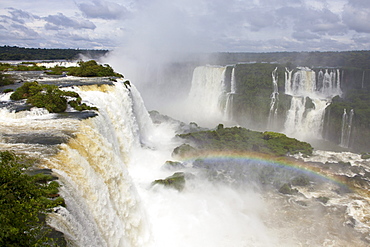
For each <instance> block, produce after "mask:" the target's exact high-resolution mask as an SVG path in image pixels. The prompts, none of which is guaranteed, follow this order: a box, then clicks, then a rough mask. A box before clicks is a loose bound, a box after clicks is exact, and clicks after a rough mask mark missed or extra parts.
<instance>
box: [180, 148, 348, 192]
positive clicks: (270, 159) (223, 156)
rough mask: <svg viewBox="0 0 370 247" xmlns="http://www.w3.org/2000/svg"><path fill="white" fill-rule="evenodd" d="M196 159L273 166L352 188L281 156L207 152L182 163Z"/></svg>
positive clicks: (306, 164)
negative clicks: (246, 162)
mask: <svg viewBox="0 0 370 247" xmlns="http://www.w3.org/2000/svg"><path fill="white" fill-rule="evenodd" d="M197 159H203V160H209V161H212V160H214V161H227V160H230V159H231V160H236V161H248V162H253V163H254V164H256V163H257V164H263V165H268V166H274V167H279V168H284V169H288V170H292V171H295V172H298V173H302V174H305V175H308V176H312V177H316V178H319V179H322V180H326V181H328V182H329V181H330V182H332V183H334V184H337V185H338V186H340V187H341V188H345V189H348V190H349V191H352V190H353V188H352V186H350V185H349V184H348V183H346V181H345V180H344V179H343V177H339V176H335V175H333V174H330V173H329V172H326V171H325V170H323V169H321V168H320V167H318V166H314V165H313V164H312V163H307V162H303V161H299V160H297V159H294V158H290V157H286V156H282V157H277V156H272V155H268V154H262V153H255V152H245V151H244V152H235V151H207V152H197V153H193V154H191V155H187V156H186V157H183V158H182V160H181V161H182V162H184V163H189V162H193V161H195V160H197Z"/></svg>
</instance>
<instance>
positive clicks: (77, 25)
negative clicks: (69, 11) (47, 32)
mask: <svg viewBox="0 0 370 247" xmlns="http://www.w3.org/2000/svg"><path fill="white" fill-rule="evenodd" d="M44 20H46V21H47V22H48V23H47V25H46V28H47V29H48V28H49V29H57V27H66V28H73V29H95V28H96V26H95V24H94V23H93V22H91V21H89V20H84V19H76V18H70V17H67V16H65V15H63V14H62V13H58V14H56V15H48V16H47V17H44ZM53 26H54V27H55V28H52V27H53Z"/></svg>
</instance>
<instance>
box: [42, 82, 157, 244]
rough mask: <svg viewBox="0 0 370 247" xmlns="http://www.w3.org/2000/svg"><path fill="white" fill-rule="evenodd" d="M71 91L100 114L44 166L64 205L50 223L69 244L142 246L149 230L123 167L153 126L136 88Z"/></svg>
mask: <svg viewBox="0 0 370 247" xmlns="http://www.w3.org/2000/svg"><path fill="white" fill-rule="evenodd" d="M75 90H77V91H78V93H79V94H81V96H82V98H83V99H84V100H87V101H88V102H90V103H92V104H94V105H96V106H97V107H98V108H99V115H98V116H96V117H94V118H91V119H86V120H82V121H81V122H80V127H79V129H78V131H77V132H76V133H74V135H75V137H74V138H73V139H71V140H70V141H69V142H68V143H66V144H62V145H61V151H60V152H59V153H58V154H57V155H56V156H53V157H51V158H50V160H49V162H47V164H46V166H47V167H48V168H51V169H53V171H54V172H55V173H56V174H57V175H58V177H59V181H60V182H61V184H62V186H61V190H60V194H61V196H62V197H63V198H64V199H65V201H66V205H67V208H66V209H65V208H60V209H58V210H57V211H56V213H54V214H51V216H50V217H49V223H50V225H52V226H53V227H55V228H56V229H57V230H59V231H61V232H63V233H64V234H65V236H66V239H67V241H68V242H69V243H71V245H72V246H137V247H141V246H145V245H146V243H147V242H148V241H149V239H150V230H149V227H148V226H147V224H146V219H145V213H144V212H143V210H142V207H141V206H140V200H139V198H138V195H137V192H136V189H135V186H134V184H133V182H132V181H131V177H130V176H129V174H128V171H127V164H128V163H129V161H130V158H131V155H132V154H131V153H132V151H131V150H132V148H134V147H135V146H139V145H140V142H143V140H147V139H148V138H147V136H145V135H143V132H144V133H145V130H144V129H147V130H149V129H148V128H150V127H151V121H150V119H149V117H148V116H147V114H148V113H147V111H146V110H145V108H144V109H143V107H144V106H143V105H142V104H141V103H140V101H138V98H137V97H138V95H137V92H136V89H135V88H134V86H131V88H130V89H127V88H125V86H124V85H123V84H122V83H116V84H115V86H104V85H103V86H99V87H97V86H84V87H80V88H76V89H75ZM147 133H148V131H147Z"/></svg>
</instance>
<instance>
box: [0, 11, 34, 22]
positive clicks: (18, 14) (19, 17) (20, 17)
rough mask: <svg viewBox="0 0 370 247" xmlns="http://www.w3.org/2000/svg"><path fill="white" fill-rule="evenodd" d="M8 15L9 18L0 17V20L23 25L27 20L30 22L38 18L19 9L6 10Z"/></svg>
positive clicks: (5, 16)
mask: <svg viewBox="0 0 370 247" xmlns="http://www.w3.org/2000/svg"><path fill="white" fill-rule="evenodd" d="M8 13H9V16H7V15H1V18H2V19H8V20H10V21H12V22H16V23H20V24H24V23H25V20H27V19H30V20H33V19H38V16H36V15H33V14H31V13H29V12H27V11H23V10H20V9H15V8H8Z"/></svg>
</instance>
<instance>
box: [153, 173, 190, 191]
mask: <svg viewBox="0 0 370 247" xmlns="http://www.w3.org/2000/svg"><path fill="white" fill-rule="evenodd" d="M156 184H161V185H164V186H165V187H169V188H172V189H175V190H178V191H182V190H183V189H184V188H185V173H184V172H176V173H174V174H173V175H172V176H169V177H167V178H165V179H157V180H155V181H154V182H153V183H152V186H154V185H156Z"/></svg>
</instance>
